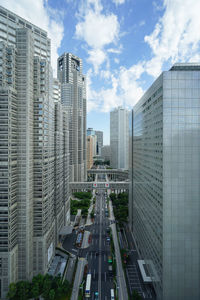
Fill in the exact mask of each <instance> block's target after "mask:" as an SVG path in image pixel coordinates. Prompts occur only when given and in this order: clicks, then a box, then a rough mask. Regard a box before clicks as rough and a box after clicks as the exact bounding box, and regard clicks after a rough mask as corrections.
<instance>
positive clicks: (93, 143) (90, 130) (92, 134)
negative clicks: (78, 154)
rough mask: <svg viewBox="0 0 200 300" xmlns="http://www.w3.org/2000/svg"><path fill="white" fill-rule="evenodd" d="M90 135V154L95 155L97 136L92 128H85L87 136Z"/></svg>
mask: <svg viewBox="0 0 200 300" xmlns="http://www.w3.org/2000/svg"><path fill="white" fill-rule="evenodd" d="M88 136H90V137H91V138H92V140H93V142H92V145H93V149H92V156H93V157H94V156H96V155H97V136H96V134H95V131H94V129H93V128H88V129H87V137H88Z"/></svg>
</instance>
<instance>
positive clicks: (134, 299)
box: [131, 290, 142, 300]
mask: <svg viewBox="0 0 200 300" xmlns="http://www.w3.org/2000/svg"><path fill="white" fill-rule="evenodd" d="M131 299H132V300H142V297H141V296H140V295H139V294H138V292H137V291H136V290H133V293H132V297H131Z"/></svg>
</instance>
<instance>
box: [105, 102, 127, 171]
mask: <svg viewBox="0 0 200 300" xmlns="http://www.w3.org/2000/svg"><path fill="white" fill-rule="evenodd" d="M128 118H129V111H128V110H126V109H124V108H122V107H118V108H115V109H114V110H113V111H111V112H110V149H111V150H110V151H111V157H110V165H111V167H112V168H115V169H128V145H129V144H128V138H129V137H128Z"/></svg>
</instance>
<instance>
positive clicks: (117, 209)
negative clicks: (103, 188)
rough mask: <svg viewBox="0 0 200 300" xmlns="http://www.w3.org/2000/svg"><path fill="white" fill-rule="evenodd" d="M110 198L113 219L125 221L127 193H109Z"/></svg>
mask: <svg viewBox="0 0 200 300" xmlns="http://www.w3.org/2000/svg"><path fill="white" fill-rule="evenodd" d="M110 199H111V200H112V204H113V210H114V215H115V219H116V220H117V221H119V222H127V217H128V194H127V193H120V194H118V195H116V194H114V193H112V194H110Z"/></svg>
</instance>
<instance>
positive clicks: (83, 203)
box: [70, 199, 90, 217]
mask: <svg viewBox="0 0 200 300" xmlns="http://www.w3.org/2000/svg"><path fill="white" fill-rule="evenodd" d="M89 207H90V200H89V199H85V200H72V199H71V201H70V211H71V215H76V214H77V211H78V209H81V214H82V216H83V217H87V214H88V208H89Z"/></svg>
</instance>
